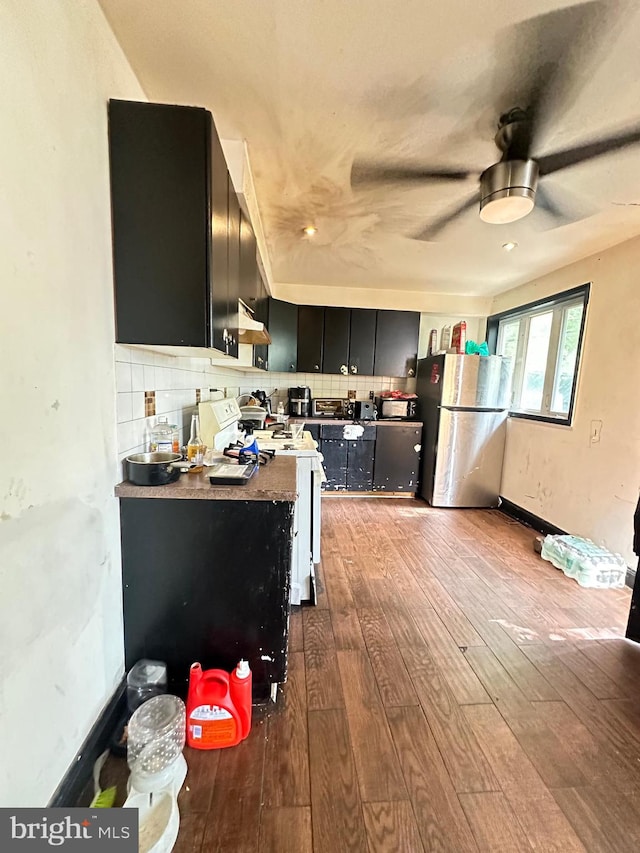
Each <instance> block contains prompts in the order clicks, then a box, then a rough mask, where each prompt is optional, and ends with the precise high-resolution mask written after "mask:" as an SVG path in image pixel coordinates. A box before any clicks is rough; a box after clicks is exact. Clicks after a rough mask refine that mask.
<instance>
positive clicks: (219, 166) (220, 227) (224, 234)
mask: <svg viewBox="0 0 640 853" xmlns="http://www.w3.org/2000/svg"><path fill="white" fill-rule="evenodd" d="M228 244H229V174H228V172H227V164H226V162H225V159H224V154H223V153H222V146H221V145H220V140H219V139H218V134H217V133H216V132H215V130H214V131H213V133H212V134H211V321H210V322H211V329H212V340H211V345H212V346H213V347H214V348H215V349H217V350H220V351H221V352H226V337H225V329H226V328H227V326H228V315H229V250H228Z"/></svg>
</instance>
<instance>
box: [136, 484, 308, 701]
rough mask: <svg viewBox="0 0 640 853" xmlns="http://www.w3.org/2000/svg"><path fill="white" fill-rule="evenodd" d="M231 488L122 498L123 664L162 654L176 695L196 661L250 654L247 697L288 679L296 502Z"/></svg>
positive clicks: (215, 662)
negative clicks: (196, 494)
mask: <svg viewBox="0 0 640 853" xmlns="http://www.w3.org/2000/svg"><path fill="white" fill-rule="evenodd" d="M232 488H237V487H232ZM236 494H237V493H236ZM234 498H235V499H233V500H183V499H161V500H157V499H154V498H123V497H121V500H120V517H121V530H122V567H123V568H122V573H123V599H124V641H125V665H126V667H127V670H128V669H129V668H130V667H131V666H133V664H134V663H135V662H136V661H137V660H139V659H140V658H155V659H158V660H163V661H166V663H167V665H168V674H169V681H170V689H171V691H172V692H175V693H177V694H178V695H180V696H183V697H184V696H185V695H186V691H187V686H188V678H189V667H190V665H191V664H192V663H193V662H194V661H200V663H201V664H202V666H203V668H204V669H209V668H212V667H219V668H222V669H225V670H228V671H230V670H232V669H233V668H234V667H235V665H236V664H237V662H238V660H239V659H240V658H245V659H247V660H248V661H249V663H250V666H251V670H252V672H253V688H254V702H255V701H262V700H264V699H266V698H268V696H269V694H270V690H271V685H272V684H274V683H281V682H283V681H285V680H286V675H287V638H288V624H289V609H290V608H289V585H290V567H291V537H292V521H293V502H289V501H267V500H256V501H249V500H241V499H240V500H239V499H237V497H236V495H235V494H234Z"/></svg>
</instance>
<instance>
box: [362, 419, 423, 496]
mask: <svg viewBox="0 0 640 853" xmlns="http://www.w3.org/2000/svg"><path fill="white" fill-rule="evenodd" d="M421 441H422V424H421V423H420V424H416V423H413V424H393V425H389V426H379V427H378V431H377V437H376V455H375V464H374V470H373V490H374V491H380V492H417V491H418V472H419V471H420V450H421V447H420V445H421Z"/></svg>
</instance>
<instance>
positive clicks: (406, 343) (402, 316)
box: [374, 311, 420, 376]
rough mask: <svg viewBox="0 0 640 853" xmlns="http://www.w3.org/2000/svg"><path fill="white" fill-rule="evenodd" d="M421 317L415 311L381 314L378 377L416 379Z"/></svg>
mask: <svg viewBox="0 0 640 853" xmlns="http://www.w3.org/2000/svg"><path fill="white" fill-rule="evenodd" d="M419 330H420V314H418V313H417V312H415V311H378V316H377V323H376V352H375V362H374V373H375V375H376V376H415V375H416V360H417V358H418V334H419Z"/></svg>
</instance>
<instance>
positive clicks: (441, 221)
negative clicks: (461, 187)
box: [413, 193, 478, 243]
mask: <svg viewBox="0 0 640 853" xmlns="http://www.w3.org/2000/svg"><path fill="white" fill-rule="evenodd" d="M477 204H478V194H477V193H474V194H473V195H472V196H469V197H468V198H466V199H465V200H464V201H463V202H462V204H459V205H458V206H457V207H456V208H454V209H453V210H450V211H449V212H448V213H445V214H444V215H443V216H439V217H438V218H437V219H434V220H433V221H432V222H431V223H430V224H429V225H428V226H427V227H426V228H425V229H424V231H421V232H420V233H419V234H414V235H413V239H414V240H423V241H424V242H426V243H430V242H432V241H433V239H434V237H437V235H438V234H439V233H440V232H441V231H442V230H443V228H445V227H446V226H447V225H449V223H450V222H453V220H454V219H457V218H458V216H461V215H462V214H463V213H466V211H467V210H469V209H470V208H472V207H475V206H476V205H477Z"/></svg>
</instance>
